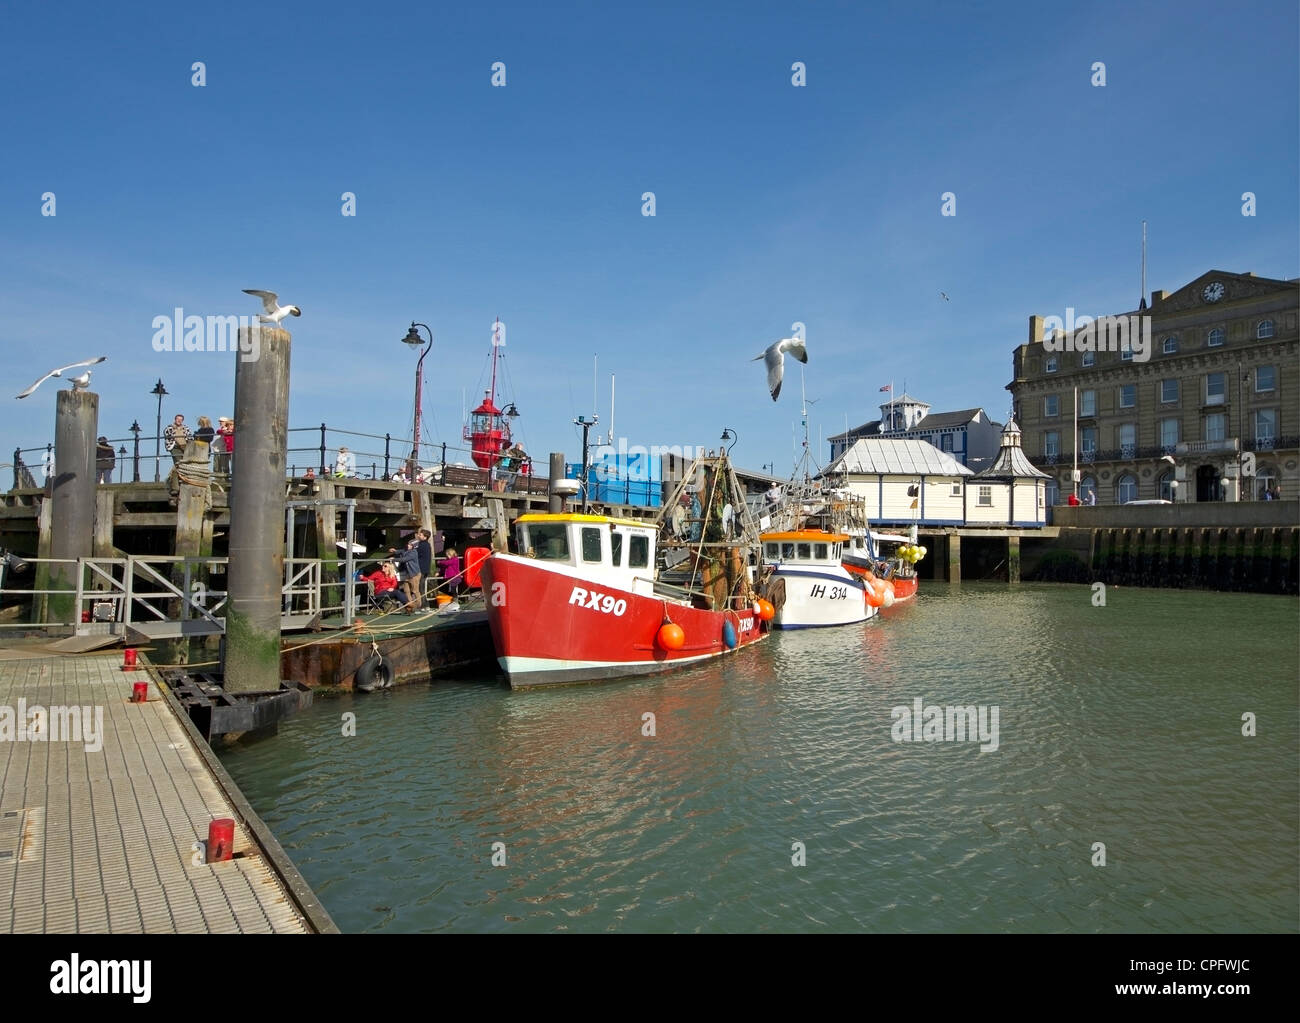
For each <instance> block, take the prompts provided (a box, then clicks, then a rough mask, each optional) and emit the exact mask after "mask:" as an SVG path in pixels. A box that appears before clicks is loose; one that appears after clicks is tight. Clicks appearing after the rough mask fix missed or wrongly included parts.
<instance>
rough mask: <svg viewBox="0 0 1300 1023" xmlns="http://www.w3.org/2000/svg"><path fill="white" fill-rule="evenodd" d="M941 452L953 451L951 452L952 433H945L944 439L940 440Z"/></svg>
mask: <svg viewBox="0 0 1300 1023" xmlns="http://www.w3.org/2000/svg"><path fill="white" fill-rule="evenodd" d="M939 450H940V451H951V450H952V434H951V433H945V434H944V435H943V436H942V437H940V438H939Z"/></svg>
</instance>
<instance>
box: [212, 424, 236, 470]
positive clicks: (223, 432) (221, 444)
mask: <svg viewBox="0 0 1300 1023" xmlns="http://www.w3.org/2000/svg"><path fill="white" fill-rule="evenodd" d="M234 453H235V421H234V420H233V419H231V418H230V417H229V416H218V417H217V432H216V435H215V436H214V438H213V440H212V468H213V471H214V472H221V473H227V474H228V473H229V472H230V460H231V459H230V456H231V455H233V454H234Z"/></svg>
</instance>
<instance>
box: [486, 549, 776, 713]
mask: <svg viewBox="0 0 1300 1023" xmlns="http://www.w3.org/2000/svg"><path fill="white" fill-rule="evenodd" d="M482 571H483V592H484V595H485V597H486V598H487V605H488V625H489V628H490V629H491V632H492V642H493V645H494V647H495V649H496V654H497V663H498V664H499V665H500V667H501V670H502V672H504V674H505V675H506V678H507V679H508V680H509V682H510V686H511V688H512V689H527V688H535V687H537V686H547V685H557V684H564V683H573V682H593V681H598V680H601V679H610V678H620V677H623V676H628V675H643V674H652V673H658V672H663V671H671V670H674V669H676V668H681V667H685V666H687V665H690V664H695V663H699V662H701V661H705V660H708V659H710V658H712V657H720V656H722V655H723V654H728V653H734V652H735V651H737V650H740V649H742V648H744V647H746V646H748V645H750V644H751V643H754V642H757V641H758V640H760V639H762V638H763V637H764V636H765V635H766V632H765V630H764V629H763V628H762V623H761V622H760V620H759V618H758V616H757V615H756V614H755V613H754V612H753V610H752V609H750V608H746V609H745V610H743V611H710V610H705V609H701V608H695V607H689V606H686V605H684V604H681V603H677V602H675V601H673V600H669V599H665V598H664V597H661V596H653V595H648V594H642V593H635V592H633V591H631V590H626V589H621V588H618V587H614V586H611V585H609V584H607V583H599V582H595V581H591V580H588V579H585V578H583V577H582V576H581V575H580V574H575V573H573V572H572V570H570V571H564V570H562V569H557V568H555V567H552V566H548V565H546V564H545V563H544V562H541V561H537V560H534V559H530V558H521V557H517V556H515V555H510V554H501V553H497V554H493V555H492V556H491V557H489V558H488V559H487V560H486V561H484V562H483V569H482ZM665 616H666V617H667V618H668V619H669V620H671V621H672V622H673V623H674V624H676V625H678V626H680V627H681V629H682V632H683V634H684V635H685V643H684V644H683V645H682V647H681V649H679V650H665V649H663V648H662V647H661V646H660V645H659V644H658V643H657V642H656V637H657V636H658V634H659V629H660V627H661V626H662V625H663V624H664V619H665ZM728 624H730V625H731V628H732V632H733V635H734V646H733V645H728V643H727V638H726V626H727V625H728Z"/></svg>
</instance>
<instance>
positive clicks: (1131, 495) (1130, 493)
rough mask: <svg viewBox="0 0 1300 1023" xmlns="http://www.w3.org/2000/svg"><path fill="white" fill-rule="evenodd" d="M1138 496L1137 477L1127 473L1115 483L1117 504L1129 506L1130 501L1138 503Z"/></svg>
mask: <svg viewBox="0 0 1300 1023" xmlns="http://www.w3.org/2000/svg"><path fill="white" fill-rule="evenodd" d="M1137 496H1138V481H1137V477H1136V476H1133V475H1131V474H1130V473H1127V472H1126V473H1125V474H1124V475H1123V476H1121V477H1120V478H1119V479H1117V480H1116V481H1115V503H1116V504H1128V503H1129V502H1130V501H1136V500H1137Z"/></svg>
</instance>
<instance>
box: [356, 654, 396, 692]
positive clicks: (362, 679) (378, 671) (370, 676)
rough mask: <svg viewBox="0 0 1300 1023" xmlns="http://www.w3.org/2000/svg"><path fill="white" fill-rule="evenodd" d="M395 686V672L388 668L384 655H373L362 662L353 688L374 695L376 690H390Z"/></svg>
mask: <svg viewBox="0 0 1300 1023" xmlns="http://www.w3.org/2000/svg"><path fill="white" fill-rule="evenodd" d="M392 685H393V670H392V669H391V668H390V667H389V666H388V662H387V661H385V660H384V658H383V655H382V654H377V653H375V654H371V655H370V656H369V657H367V658H366V659H365V660H364V661H362V662H361V667H359V668H357V673H356V676H355V677H354V679H353V681H352V688H353V689H355V690H357V691H358V692H362V693H373V692H374V691H375V690H376V689H389V688H391V687H392Z"/></svg>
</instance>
